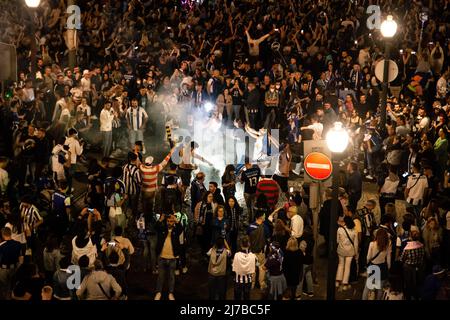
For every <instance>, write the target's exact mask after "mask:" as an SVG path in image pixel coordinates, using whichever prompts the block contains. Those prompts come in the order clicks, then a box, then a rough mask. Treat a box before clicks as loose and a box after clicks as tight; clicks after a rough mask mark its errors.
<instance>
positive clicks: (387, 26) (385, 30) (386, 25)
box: [380, 15, 397, 131]
mask: <svg viewBox="0 0 450 320" xmlns="http://www.w3.org/2000/svg"><path fill="white" fill-rule="evenodd" d="M380 31H381V34H382V35H383V37H384V39H385V47H384V66H383V67H384V68H383V91H382V95H381V130H382V131H385V128H386V105H387V94H388V84H389V56H390V49H391V48H390V39H391V38H392V37H393V36H394V35H395V33H396V32H397V22H395V20H394V18H393V17H392V16H391V15H388V16H387V17H386V20H384V21H383V22H382V23H381V28H380Z"/></svg>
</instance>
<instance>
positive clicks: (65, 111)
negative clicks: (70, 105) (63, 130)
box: [59, 108, 70, 122]
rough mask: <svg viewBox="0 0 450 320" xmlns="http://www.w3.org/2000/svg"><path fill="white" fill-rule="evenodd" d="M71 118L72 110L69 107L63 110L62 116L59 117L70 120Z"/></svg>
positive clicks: (65, 120)
mask: <svg viewBox="0 0 450 320" xmlns="http://www.w3.org/2000/svg"><path fill="white" fill-rule="evenodd" d="M69 120H70V111H69V109H67V108H64V109H62V110H61V116H60V117H59V121H64V122H69Z"/></svg>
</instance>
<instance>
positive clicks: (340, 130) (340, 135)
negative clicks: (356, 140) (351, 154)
mask: <svg viewBox="0 0 450 320" xmlns="http://www.w3.org/2000/svg"><path fill="white" fill-rule="evenodd" d="M326 140H327V145H328V148H329V149H330V150H331V152H335V153H341V152H343V151H344V150H345V149H347V145H348V133H347V131H346V130H345V128H344V127H343V126H342V123H341V122H335V123H334V127H333V128H331V129H330V131H328V133H327V139H326Z"/></svg>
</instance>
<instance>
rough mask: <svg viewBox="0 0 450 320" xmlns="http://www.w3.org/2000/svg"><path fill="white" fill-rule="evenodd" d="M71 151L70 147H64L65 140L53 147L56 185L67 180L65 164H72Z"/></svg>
mask: <svg viewBox="0 0 450 320" xmlns="http://www.w3.org/2000/svg"><path fill="white" fill-rule="evenodd" d="M69 153H70V151H69V148H68V146H66V147H64V138H63V140H61V141H59V143H58V144H57V145H56V146H54V147H53V150H52V159H51V161H52V172H53V180H54V181H55V183H57V182H58V181H61V180H66V175H65V170H64V163H67V162H70V159H69V158H70V154H69ZM63 161H64V162H63Z"/></svg>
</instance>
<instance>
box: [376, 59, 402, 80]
mask: <svg viewBox="0 0 450 320" xmlns="http://www.w3.org/2000/svg"><path fill="white" fill-rule="evenodd" d="M384 61H385V60H384V59H383V60H380V61H378V63H377V65H376V66H375V76H376V77H377V79H378V80H380V81H381V82H383V81H384V80H383V75H384ZM388 61H389V69H388V73H387V74H388V82H392V81H394V80H395V79H396V78H397V76H398V66H397V64H396V63H395V61H393V60H388Z"/></svg>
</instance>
